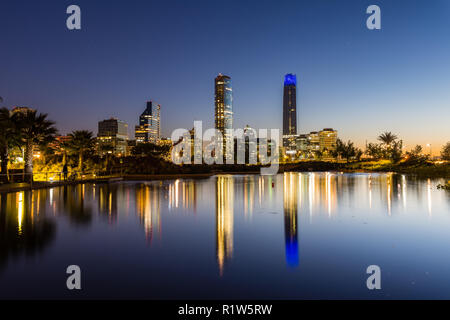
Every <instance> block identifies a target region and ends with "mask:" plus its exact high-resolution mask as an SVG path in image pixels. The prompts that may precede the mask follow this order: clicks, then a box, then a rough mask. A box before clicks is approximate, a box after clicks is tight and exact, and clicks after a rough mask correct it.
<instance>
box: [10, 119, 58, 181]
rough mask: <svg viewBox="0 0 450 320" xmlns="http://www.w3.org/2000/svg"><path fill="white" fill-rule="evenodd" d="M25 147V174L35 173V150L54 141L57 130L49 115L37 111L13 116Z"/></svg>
mask: <svg viewBox="0 0 450 320" xmlns="http://www.w3.org/2000/svg"><path fill="white" fill-rule="evenodd" d="M12 120H13V121H14V122H15V123H16V125H17V129H18V131H19V132H20V136H21V140H22V145H23V146H24V147H25V172H26V173H29V174H32V173H33V148H34V147H35V146H36V145H45V144H48V143H49V142H51V141H53V139H54V136H55V134H56V133H57V130H56V128H55V126H54V122H53V121H50V120H48V119H47V114H45V113H44V114H43V113H40V114H37V112H36V110H28V111H26V112H23V111H21V112H16V113H14V114H13V115H12Z"/></svg>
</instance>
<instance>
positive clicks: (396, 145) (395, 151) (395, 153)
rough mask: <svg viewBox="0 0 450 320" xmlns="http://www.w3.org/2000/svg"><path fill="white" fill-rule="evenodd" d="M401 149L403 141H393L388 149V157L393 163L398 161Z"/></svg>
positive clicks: (400, 156)
mask: <svg viewBox="0 0 450 320" xmlns="http://www.w3.org/2000/svg"><path fill="white" fill-rule="evenodd" d="M402 149H403V141H402V140H399V141H394V142H393V143H392V144H391V147H390V148H389V150H388V159H390V160H391V161H392V162H394V163H396V162H399V161H400V160H401V158H402V153H403V151H402Z"/></svg>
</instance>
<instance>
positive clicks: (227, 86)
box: [214, 74, 233, 146]
mask: <svg viewBox="0 0 450 320" xmlns="http://www.w3.org/2000/svg"><path fill="white" fill-rule="evenodd" d="M214 118H215V128H216V129H217V130H219V131H220V132H221V133H222V136H223V138H224V146H225V143H226V141H227V140H228V139H232V137H228V135H226V131H225V130H226V129H232V128H233V89H232V86H231V78H230V77H228V76H225V75H222V74H219V75H218V76H217V77H216V79H215V117H214Z"/></svg>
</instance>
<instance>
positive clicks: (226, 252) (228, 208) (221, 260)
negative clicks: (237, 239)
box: [216, 176, 234, 275]
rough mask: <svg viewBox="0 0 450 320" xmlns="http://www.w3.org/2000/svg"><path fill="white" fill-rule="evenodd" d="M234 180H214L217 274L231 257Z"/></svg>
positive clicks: (224, 178) (224, 177) (231, 178)
mask: <svg viewBox="0 0 450 320" xmlns="http://www.w3.org/2000/svg"><path fill="white" fill-rule="evenodd" d="M233 216H234V178H233V177H232V176H218V177H217V180H216V257H217V263H218V265H219V273H220V275H222V274H223V269H224V264H225V262H226V261H227V260H229V259H231V257H232V256H233Z"/></svg>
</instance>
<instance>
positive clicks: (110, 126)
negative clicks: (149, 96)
mask: <svg viewBox="0 0 450 320" xmlns="http://www.w3.org/2000/svg"><path fill="white" fill-rule="evenodd" d="M134 136H135V140H130V139H129V138H128V124H127V123H125V122H123V121H121V120H119V119H116V118H111V119H107V120H103V121H100V122H99V123H98V134H97V144H98V151H99V153H100V154H101V155H104V154H105V153H112V154H114V155H116V156H126V155H129V154H130V153H131V150H132V148H133V147H134V146H136V144H139V143H154V144H161V143H164V142H165V141H166V139H162V138H161V106H160V105H159V104H156V103H154V102H153V101H148V102H147V106H146V108H145V110H144V112H143V113H142V114H141V115H140V116H139V124H138V125H137V126H136V127H135V129H134Z"/></svg>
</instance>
